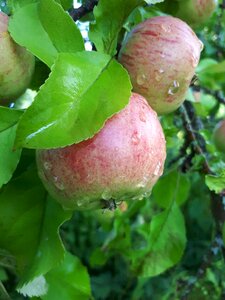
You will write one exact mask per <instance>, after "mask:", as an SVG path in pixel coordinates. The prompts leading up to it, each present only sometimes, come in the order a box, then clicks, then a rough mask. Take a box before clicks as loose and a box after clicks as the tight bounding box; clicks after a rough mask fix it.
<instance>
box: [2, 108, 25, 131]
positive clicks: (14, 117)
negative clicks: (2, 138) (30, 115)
mask: <svg viewBox="0 0 225 300" xmlns="http://www.w3.org/2000/svg"><path fill="white" fill-rule="evenodd" d="M22 114H23V111H22V110H17V109H11V108H7V107H2V106H0V132H1V131H4V130H6V129H8V128H10V127H12V126H14V125H16V124H17V122H18V121H19V118H20V117H21V116H22Z"/></svg>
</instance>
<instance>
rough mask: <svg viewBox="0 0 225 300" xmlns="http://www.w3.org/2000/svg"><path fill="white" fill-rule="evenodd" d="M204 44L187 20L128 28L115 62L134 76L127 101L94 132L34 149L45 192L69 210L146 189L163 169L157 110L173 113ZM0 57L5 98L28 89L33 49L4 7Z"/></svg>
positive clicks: (156, 20)
mask: <svg viewBox="0 0 225 300" xmlns="http://www.w3.org/2000/svg"><path fill="white" fill-rule="evenodd" d="M189 2H190V1H189ZM189 2H188V1H186V2H185V3H186V4H185V5H186V6H187V7H188V5H189V4H188V3H189ZM192 2H193V1H192ZM196 2H198V1H196ZM213 2H214V1H213ZM182 7H184V6H183V5H182ZM204 7H205V6H204ZM179 15H180V16H182V15H183V14H182V11H179ZM184 19H185V18H184ZM202 49H203V44H202V42H201V41H200V40H199V39H198V38H197V36H196V34H195V33H194V31H193V30H192V29H191V27H189V25H187V24H186V23H185V22H184V21H182V20H180V19H178V18H175V17H171V16H159V17H153V18H150V19H148V20H146V21H144V22H142V23H140V24H139V25H137V26H136V27H135V28H134V29H133V30H132V31H131V32H130V33H129V34H127V36H126V37H125V40H124V42H123V44H122V48H121V50H120V52H119V55H118V61H119V62H120V63H121V64H122V65H123V66H124V67H125V68H126V69H127V71H128V73H129V75H130V78H131V82H132V85H133V93H132V95H131V97H130V102H129V104H128V105H127V106H126V107H125V108H124V109H123V110H122V111H120V112H119V113H117V114H116V115H114V116H113V117H111V118H110V119H109V120H107V121H106V123H105V125H104V127H103V128H102V129H101V130H100V131H99V132H98V133H97V134H96V135H95V136H94V137H93V138H90V139H89V140H86V141H82V142H80V143H78V144H74V145H71V146H67V147H65V148H60V149H50V150H45V149H43V150H38V151H37V166H38V172H39V175H40V178H41V179H42V181H43V183H44V185H45V187H46V189H47V190H48V192H49V193H50V195H52V196H53V197H54V198H55V199H56V200H57V201H59V202H60V203H61V204H62V205H63V206H64V208H66V209H87V208H99V207H106V206H107V203H109V202H110V201H113V202H115V201H123V200H129V199H142V198H143V197H144V196H146V195H148V194H149V193H150V192H151V189H152V187H153V185H154V184H155V183H156V181H157V180H158V178H159V177H160V176H161V174H162V173H163V168H164V162H165V158H166V142H165V137H164V134H163V130H162V127H161V125H160V122H159V120H158V117H157V114H159V115H162V114H168V113H171V112H173V111H175V110H176V109H177V108H178V107H179V106H180V105H181V104H182V103H183V101H184V100H185V95H186V93H187V90H188V88H189V85H190V82H191V80H192V78H193V75H194V74H195V68H196V67H197V65H198V62H199V58H200V53H201V51H202ZM0 61H1V65H0V101H1V104H2V105H3V104H5V103H9V102H10V101H14V100H15V99H16V98H17V97H18V96H20V95H21V94H22V93H23V92H24V90H25V89H26V88H27V86H28V84H29V82H30V80H31V77H32V74H33V70H34V56H33V55H32V54H30V53H29V52H28V51H27V50H26V49H24V48H23V47H21V46H19V45H17V44H16V43H15V42H14V41H13V40H12V38H11V37H10V34H9V33H8V16H6V15H5V14H3V13H1V12H0ZM221 128H222V129H221ZM221 128H219V129H218V131H217V132H219V133H217V132H216V133H215V140H216V141H218V143H217V144H218V147H219V148H220V149H222V148H223V149H224V147H225V145H224V139H222V142H221V139H220V138H218V137H217V136H218V135H219V134H221V132H222V134H223V135H224V136H225V134H224V132H225V130H224V126H223V125H222V126H221Z"/></svg>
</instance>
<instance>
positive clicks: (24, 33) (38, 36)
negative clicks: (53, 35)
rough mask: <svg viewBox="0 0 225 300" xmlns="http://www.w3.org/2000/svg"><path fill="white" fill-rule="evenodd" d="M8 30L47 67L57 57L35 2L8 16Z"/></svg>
mask: <svg viewBox="0 0 225 300" xmlns="http://www.w3.org/2000/svg"><path fill="white" fill-rule="evenodd" d="M9 31H10V34H11V35H12V37H13V39H14V40H15V41H16V42H17V43H18V44H19V45H21V46H24V47H25V48H27V49H28V50H29V51H30V52H31V53H33V54H34V55H35V56H37V57H38V58H39V59H40V60H42V61H43V62H44V63H45V64H47V65H48V66H49V67H50V66H51V65H52V64H53V63H54V60H55V59H56V57H57V53H58V52H57V50H56V48H55V47H54V45H53V44H52V41H51V40H50V38H49V36H48V35H47V33H46V32H45V30H44V28H43V26H42V24H41V21H40V19H39V15H38V6H37V4H36V3H33V4H29V5H25V6H23V7H22V8H20V9H18V10H16V11H15V13H14V15H13V16H12V17H11V18H10V22H9Z"/></svg>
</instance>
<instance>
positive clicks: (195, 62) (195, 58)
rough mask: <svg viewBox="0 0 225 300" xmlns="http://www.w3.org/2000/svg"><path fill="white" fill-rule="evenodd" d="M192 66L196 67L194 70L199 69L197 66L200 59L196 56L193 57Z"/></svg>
mask: <svg viewBox="0 0 225 300" xmlns="http://www.w3.org/2000/svg"><path fill="white" fill-rule="evenodd" d="M191 59H192V66H193V67H194V68H196V67H197V65H198V57H196V56H195V55H192V58H191Z"/></svg>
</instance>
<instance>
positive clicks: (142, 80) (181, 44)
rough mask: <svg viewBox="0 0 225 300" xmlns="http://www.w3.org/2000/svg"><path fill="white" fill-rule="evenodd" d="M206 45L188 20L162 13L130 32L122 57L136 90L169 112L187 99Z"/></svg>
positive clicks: (153, 106) (159, 107)
mask: <svg viewBox="0 0 225 300" xmlns="http://www.w3.org/2000/svg"><path fill="white" fill-rule="evenodd" d="M202 47H203V45H202V43H201V41H200V40H199V39H198V38H197V36H196V35H195V33H194V32H193V31H192V29H191V28H190V27H189V26H188V25H187V24H186V23H184V22H183V21H181V20H179V19H177V18H174V17H170V16H160V17H154V18H151V19H148V20H146V21H144V22H142V23H140V24H139V25H138V26H137V27H135V28H134V29H133V30H132V31H131V32H130V33H129V34H128V36H127V38H126V39H125V41H124V43H123V45H122V48H121V51H120V53H119V58H118V59H119V61H120V62H121V63H122V64H123V65H124V67H125V68H126V69H127V70H128V72H129V74H130V77H131V81H132V84H133V90H134V92H137V93H139V94H141V95H142V96H144V97H145V98H146V99H147V101H148V102H149V104H150V106H151V107H152V108H153V109H154V110H155V111H156V112H157V113H159V114H167V113H170V112H172V111H174V110H176V109H177V108H178V107H179V106H180V105H181V104H182V102H183V101H184V100H185V96H186V93H187V90H188V87H189V85H190V82H191V79H192V77H193V75H194V73H195V68H196V66H197V65H198V62H199V57H200V52H201V50H202Z"/></svg>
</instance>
